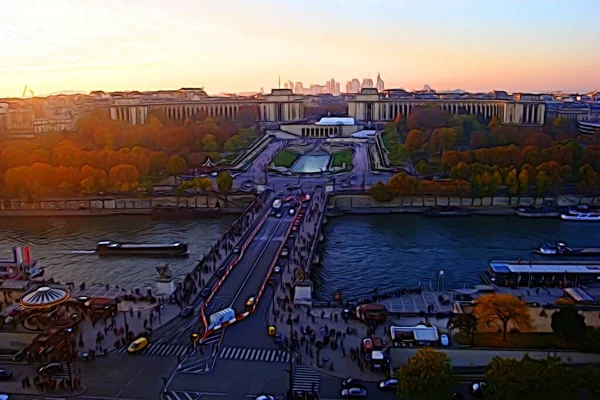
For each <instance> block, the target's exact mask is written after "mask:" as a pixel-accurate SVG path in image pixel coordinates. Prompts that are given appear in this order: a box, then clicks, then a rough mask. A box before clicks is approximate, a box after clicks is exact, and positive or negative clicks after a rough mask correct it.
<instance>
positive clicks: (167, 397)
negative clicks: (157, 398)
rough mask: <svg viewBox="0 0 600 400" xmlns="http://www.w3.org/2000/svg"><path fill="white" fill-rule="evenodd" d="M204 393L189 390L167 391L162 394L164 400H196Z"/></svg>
mask: <svg viewBox="0 0 600 400" xmlns="http://www.w3.org/2000/svg"><path fill="white" fill-rule="evenodd" d="M201 395H202V392H192V391H189V390H167V391H166V392H163V393H162V399H163V400H196V399H198V398H200V396H201Z"/></svg>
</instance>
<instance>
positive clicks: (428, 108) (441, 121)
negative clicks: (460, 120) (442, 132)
mask: <svg viewBox="0 0 600 400" xmlns="http://www.w3.org/2000/svg"><path fill="white" fill-rule="evenodd" d="M447 123H448V114H446V113H445V112H443V111H442V110H441V109H440V108H439V107H438V106H436V105H424V106H415V108H413V110H412V111H411V113H410V115H409V116H408V118H407V120H406V124H407V125H408V129H423V130H427V129H435V128H441V127H443V126H446V124H447Z"/></svg>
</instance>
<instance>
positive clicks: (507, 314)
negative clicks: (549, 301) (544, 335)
mask: <svg viewBox="0 0 600 400" xmlns="http://www.w3.org/2000/svg"><path fill="white" fill-rule="evenodd" d="M474 310H475V316H476V317H477V320H479V322H480V323H485V324H486V326H487V327H492V326H496V327H499V328H501V329H502V332H503V335H502V338H503V340H506V332H507V331H508V324H509V323H511V322H512V324H513V327H517V328H520V329H523V330H529V329H531V327H532V325H531V317H530V315H529V309H528V308H527V304H525V303H524V302H522V301H521V300H519V299H518V298H516V297H515V296H513V295H510V294H496V293H492V294H488V295H485V296H480V297H478V298H477V299H476V300H475V308H474Z"/></svg>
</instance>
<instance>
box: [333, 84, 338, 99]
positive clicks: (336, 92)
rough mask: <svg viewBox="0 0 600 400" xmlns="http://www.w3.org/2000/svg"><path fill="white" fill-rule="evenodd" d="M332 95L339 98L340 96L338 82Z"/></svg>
mask: <svg viewBox="0 0 600 400" xmlns="http://www.w3.org/2000/svg"><path fill="white" fill-rule="evenodd" d="M333 94H334V95H335V96H339V95H340V83H339V82H336V83H335V90H334V91H333Z"/></svg>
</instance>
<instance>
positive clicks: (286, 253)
mask: <svg viewBox="0 0 600 400" xmlns="http://www.w3.org/2000/svg"><path fill="white" fill-rule="evenodd" d="M288 254H289V251H288V249H283V250H281V257H287V256H288Z"/></svg>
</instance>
